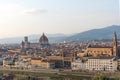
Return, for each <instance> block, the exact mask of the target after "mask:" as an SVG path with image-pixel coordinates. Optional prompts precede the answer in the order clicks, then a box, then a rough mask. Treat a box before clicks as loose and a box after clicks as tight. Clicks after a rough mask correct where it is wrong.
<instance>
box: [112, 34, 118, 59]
mask: <svg viewBox="0 0 120 80" xmlns="http://www.w3.org/2000/svg"><path fill="white" fill-rule="evenodd" d="M113 56H117V57H118V56H119V55H118V53H117V35H116V32H114V37H113Z"/></svg>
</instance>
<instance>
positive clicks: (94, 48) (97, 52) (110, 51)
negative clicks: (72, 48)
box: [78, 32, 120, 58]
mask: <svg viewBox="0 0 120 80" xmlns="http://www.w3.org/2000/svg"><path fill="white" fill-rule="evenodd" d="M78 56H93V57H97V56H117V57H119V58H120V49H119V48H118V42H117V35H116V32H114V37H113V46H99V45H91V44H89V45H88V47H87V49H86V50H85V51H84V52H83V53H79V54H78Z"/></svg>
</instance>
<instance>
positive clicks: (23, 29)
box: [0, 0, 120, 38]
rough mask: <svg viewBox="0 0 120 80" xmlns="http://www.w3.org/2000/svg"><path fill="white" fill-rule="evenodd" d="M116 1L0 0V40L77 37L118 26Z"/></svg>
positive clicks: (117, 1)
mask: <svg viewBox="0 0 120 80" xmlns="http://www.w3.org/2000/svg"><path fill="white" fill-rule="evenodd" d="M119 4H120V2H119V0H0V38H4V37H14V36H23V35H30V34H41V33H43V32H45V33H48V34H52V33H64V34H69V33H78V32H82V31H86V30H89V29H93V28H102V27H105V26H109V25H115V24H119V23H120V21H119V20H120V16H119V11H120V7H119Z"/></svg>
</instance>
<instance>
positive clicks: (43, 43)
mask: <svg viewBox="0 0 120 80" xmlns="http://www.w3.org/2000/svg"><path fill="white" fill-rule="evenodd" d="M49 47H50V44H49V40H48V38H47V37H46V35H45V34H44V33H43V35H42V36H41V37H40V39H39V42H38V43H31V42H29V41H28V37H27V36H25V37H24V41H22V42H21V49H22V50H26V49H30V48H33V49H36V48H37V49H45V48H49Z"/></svg>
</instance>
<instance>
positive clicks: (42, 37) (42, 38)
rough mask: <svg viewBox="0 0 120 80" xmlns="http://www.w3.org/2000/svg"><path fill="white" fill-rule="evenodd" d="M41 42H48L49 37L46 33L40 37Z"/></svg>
mask: <svg viewBox="0 0 120 80" xmlns="http://www.w3.org/2000/svg"><path fill="white" fill-rule="evenodd" d="M39 42H40V43H43V44H44V43H48V38H47V37H46V36H45V34H44V33H43V35H42V36H41V37H40V39H39Z"/></svg>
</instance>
